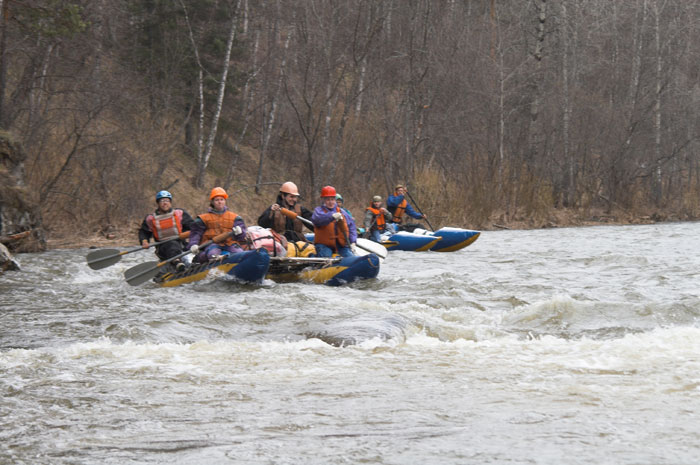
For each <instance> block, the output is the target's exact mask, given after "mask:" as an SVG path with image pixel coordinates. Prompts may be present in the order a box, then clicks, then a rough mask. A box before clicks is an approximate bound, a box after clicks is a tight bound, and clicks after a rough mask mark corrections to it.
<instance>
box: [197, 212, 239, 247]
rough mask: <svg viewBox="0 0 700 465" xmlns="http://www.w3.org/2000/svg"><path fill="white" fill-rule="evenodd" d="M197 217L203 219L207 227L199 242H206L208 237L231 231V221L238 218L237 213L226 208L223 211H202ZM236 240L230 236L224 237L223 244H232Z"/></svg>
mask: <svg viewBox="0 0 700 465" xmlns="http://www.w3.org/2000/svg"><path fill="white" fill-rule="evenodd" d="M199 217H200V218H201V219H202V221H204V225H205V226H206V227H207V229H206V230H205V231H204V234H203V235H202V239H201V242H200V244H201V243H204V242H207V241H208V240H210V239H213V238H214V237H216V236H218V235H219V234H223V233H227V232H231V230H232V229H233V223H234V221H236V218H238V215H236V214H235V213H233V212H232V211H231V210H226V211H225V212H223V213H212V212H209V213H203V214H201V215H199ZM234 242H236V241H235V240H234V239H233V238H232V237H231V236H229V237H227V238H226V241H225V242H224V245H227V246H228V245H232V244H233V243H234Z"/></svg>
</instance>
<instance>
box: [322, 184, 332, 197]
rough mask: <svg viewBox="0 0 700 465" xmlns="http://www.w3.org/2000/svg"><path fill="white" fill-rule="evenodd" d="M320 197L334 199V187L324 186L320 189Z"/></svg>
mask: <svg viewBox="0 0 700 465" xmlns="http://www.w3.org/2000/svg"><path fill="white" fill-rule="evenodd" d="M321 197H334V198H335V187H333V186H326V187H324V188H323V189H321Z"/></svg>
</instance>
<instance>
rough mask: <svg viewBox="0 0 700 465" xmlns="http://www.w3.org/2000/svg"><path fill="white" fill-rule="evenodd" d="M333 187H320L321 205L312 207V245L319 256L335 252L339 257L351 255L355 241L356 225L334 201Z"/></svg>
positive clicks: (330, 254) (328, 255)
mask: <svg viewBox="0 0 700 465" xmlns="http://www.w3.org/2000/svg"><path fill="white" fill-rule="evenodd" d="M335 194H336V192H335V188H334V187H333V186H326V187H324V188H323V189H321V205H320V206H318V207H316V208H315V209H314V214H313V215H312V216H311V221H312V222H313V224H314V246H315V247H316V254H317V255H318V256H319V257H330V256H332V255H333V252H336V253H337V254H338V255H340V256H341V257H352V256H353V255H354V252H355V247H356V246H355V242H357V227H356V226H355V221H354V220H353V219H352V217H351V216H350V215H348V214H347V213H345V212H344V211H343V210H342V209H341V208H340V207H338V205H337V204H336V201H335Z"/></svg>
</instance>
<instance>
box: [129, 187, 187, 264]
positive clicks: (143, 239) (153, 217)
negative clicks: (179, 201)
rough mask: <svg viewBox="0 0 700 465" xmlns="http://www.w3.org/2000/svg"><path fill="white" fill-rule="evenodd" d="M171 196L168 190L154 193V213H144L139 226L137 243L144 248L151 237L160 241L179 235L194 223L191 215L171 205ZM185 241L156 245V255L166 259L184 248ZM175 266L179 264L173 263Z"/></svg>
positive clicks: (177, 240) (179, 252) (176, 240)
mask: <svg viewBox="0 0 700 465" xmlns="http://www.w3.org/2000/svg"><path fill="white" fill-rule="evenodd" d="M172 202H173V196H172V194H171V193H170V192H168V191H160V192H158V193H157V194H156V204H157V205H158V207H157V208H156V211H155V212H154V213H151V214H149V215H146V218H145V219H144V220H143V223H141V228H139V243H141V247H143V248H144V249H147V248H148V243H149V242H150V240H151V238H153V239H154V240H155V241H156V242H161V241H164V240H167V239H169V238H172V237H174V236H177V235H179V234H180V233H182V232H183V231H189V230H190V228H191V227H192V224H193V223H194V220H193V219H192V217H191V216H190V215H189V214H188V213H187V212H186V211H185V210H183V209H181V208H173V207H172ZM184 245H185V242H184V241H181V240H179V239H175V240H172V241H168V242H165V243H163V244H160V245H157V246H156V255H157V256H158V258H160V259H161V260H167V259H169V258H171V257H174V256H175V255H179V254H181V253H182V252H183V250H184ZM174 265H175V266H178V265H181V264H180V263H174Z"/></svg>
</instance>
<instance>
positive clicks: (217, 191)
mask: <svg viewBox="0 0 700 465" xmlns="http://www.w3.org/2000/svg"><path fill="white" fill-rule="evenodd" d="M214 197H223V198H225V199H228V194H227V193H226V191H225V190H224V188H223V187H215V188H213V189H212V190H211V194H209V200H214Z"/></svg>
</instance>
